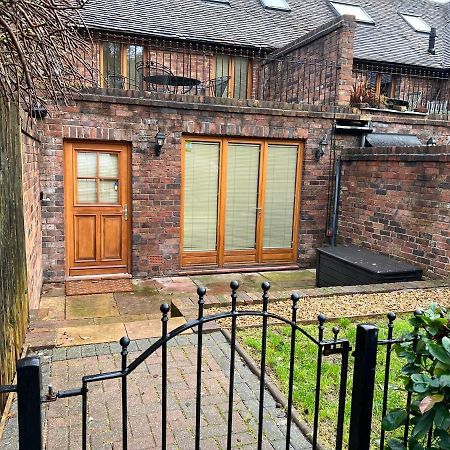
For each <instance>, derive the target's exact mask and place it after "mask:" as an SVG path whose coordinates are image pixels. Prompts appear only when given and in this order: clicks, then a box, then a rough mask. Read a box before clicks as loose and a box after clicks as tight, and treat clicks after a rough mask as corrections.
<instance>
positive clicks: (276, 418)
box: [0, 332, 311, 450]
mask: <svg viewBox="0 0 450 450" xmlns="http://www.w3.org/2000/svg"><path fill="white" fill-rule="evenodd" d="M151 342H153V340H149V339H142V340H135V341H132V343H131V345H130V347H129V349H130V355H129V361H131V360H133V359H134V358H135V357H136V356H137V355H139V354H140V352H141V351H142V350H144V349H146V348H147V347H148V346H149V345H150V344H151ZM196 342H197V336H196V335H193V334H191V335H184V336H179V337H177V338H175V339H174V340H173V341H171V343H170V346H169V350H168V357H169V369H168V374H169V376H168V382H169V385H168V393H169V396H168V408H169V411H168V428H167V429H168V443H169V444H168V448H169V449H178V450H186V449H192V448H194V430H195V394H196V390H195V383H196V375H195V368H196V351H195V350H194V349H196ZM229 354H230V348H229V344H228V342H227V341H226V339H225V338H224V336H223V335H222V333H220V332H214V333H210V334H207V335H205V336H204V351H203V377H202V378H203V384H202V427H201V445H200V447H201V449H202V450H209V449H224V448H226V432H227V411H228V373H229ZM39 355H40V356H41V360H42V362H43V370H44V376H43V378H44V380H43V383H44V386H47V384H48V383H51V384H52V385H53V386H54V388H55V390H59V389H69V388H78V387H80V386H81V377H82V376H83V375H86V374H94V373H101V372H106V371H110V370H114V369H118V368H119V367H120V347H119V345H118V344H90V345H83V346H74V347H67V348H66V347H61V348H55V349H53V350H44V351H42V352H40V353H39ZM160 372H161V365H160V354H159V352H158V354H154V355H152V356H151V357H149V358H148V359H147V360H146V361H145V363H144V364H142V365H141V366H139V367H138V369H137V370H136V371H135V372H134V373H132V374H131V375H130V376H129V377H128V389H129V390H128V392H129V395H128V401H129V416H128V430H129V447H128V448H129V449H130V450H131V449H156V448H161V444H160V438H161V410H160V408H161V404H160V400H161V376H160ZM235 381H236V383H235V397H234V418H233V448H234V449H252V450H253V449H255V448H256V436H257V417H258V405H259V402H258V398H259V397H258V392H259V380H258V379H257V377H256V376H255V375H254V374H252V373H251V371H250V370H249V369H248V368H247V366H246V365H245V364H244V363H243V361H242V360H241V359H240V357H239V356H238V355H237V356H236V370H235ZM265 396H266V397H265V398H266V401H265V409H264V445H263V448H264V449H266V450H268V449H272V450H273V449H285V440H284V439H285V430H286V417H285V413H284V411H283V410H282V409H280V408H278V407H277V404H276V402H275V400H274V399H273V397H272V396H271V395H270V393H269V392H268V391H266V393H265ZM44 408H45V417H46V418H45V431H44V439H45V445H46V447H45V448H47V449H48V450H55V449H77V448H81V402H80V398H69V399H59V400H57V401H56V402H54V403H47V404H46V405H45V407H44ZM88 408H89V409H88V433H89V446H90V448H91V449H95V450H99V449H114V450H116V449H120V448H122V445H121V442H120V441H121V436H122V434H121V433H122V431H121V423H120V421H121V407H120V390H119V380H109V381H104V382H99V383H93V384H92V385H90V390H89V405H88ZM15 411H16V405H15V404H14V405H13V409H12V412H13V414H12V415H10V420H9V423H8V424H7V427H6V430H5V434H4V436H3V442H2V443H1V445H0V447H1V448H2V449H4V450H13V449H14V450H15V449H17V447H18V446H17V442H18V441H17V421H16V420H15V418H14V417H15V416H14V413H15ZM291 436H292V439H291V447H290V448H291V449H298V450H303V449H310V448H311V445H310V444H309V443H308V442H307V441H306V439H305V438H304V436H303V435H302V434H301V432H300V431H299V429H298V428H297V427H296V426H295V425H293V428H292V435H291Z"/></svg>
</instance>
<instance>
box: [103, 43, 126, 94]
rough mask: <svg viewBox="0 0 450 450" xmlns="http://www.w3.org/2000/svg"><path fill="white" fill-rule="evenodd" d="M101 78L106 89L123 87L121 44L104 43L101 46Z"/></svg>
mask: <svg viewBox="0 0 450 450" xmlns="http://www.w3.org/2000/svg"><path fill="white" fill-rule="evenodd" d="M103 77H104V79H105V82H106V86H107V87H111V88H123V87H124V86H123V83H124V77H123V76H122V45H121V44H118V43H116V42H105V43H104V44H103Z"/></svg>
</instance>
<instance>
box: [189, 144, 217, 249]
mask: <svg viewBox="0 0 450 450" xmlns="http://www.w3.org/2000/svg"><path fill="white" fill-rule="evenodd" d="M219 148H220V144H219V143H209V142H193V141H186V146H185V162H184V165H185V167H184V240H183V249H184V251H187V252H201V251H209V250H212V251H214V250H216V242H217V195H218V183H219Z"/></svg>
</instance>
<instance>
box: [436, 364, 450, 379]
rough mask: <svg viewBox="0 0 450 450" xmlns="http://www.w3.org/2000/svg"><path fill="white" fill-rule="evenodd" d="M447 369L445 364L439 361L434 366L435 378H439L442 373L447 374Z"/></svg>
mask: <svg viewBox="0 0 450 450" xmlns="http://www.w3.org/2000/svg"><path fill="white" fill-rule="evenodd" d="M448 371H449V367H448V366H446V365H445V364H443V363H441V362H440V361H438V362H437V364H436V366H435V367H434V374H435V375H436V376H440V375H442V374H444V373H448Z"/></svg>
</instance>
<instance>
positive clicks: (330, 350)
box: [18, 281, 351, 450]
mask: <svg viewBox="0 0 450 450" xmlns="http://www.w3.org/2000/svg"><path fill="white" fill-rule="evenodd" d="M230 286H231V309H230V310H229V311H227V312H223V313H218V314H213V315H209V316H205V315H204V302H205V300H204V296H205V294H206V289H205V288H201V287H200V288H198V290H197V294H198V317H197V319H195V320H190V321H188V322H187V323H185V324H184V325H181V326H179V327H178V328H176V329H175V330H173V331H171V332H168V328H167V322H168V320H169V310H170V307H169V305H168V304H163V305H162V306H161V313H162V318H161V320H162V336H161V338H160V339H158V340H157V341H156V342H155V343H153V344H152V345H151V346H150V347H149V348H147V349H146V350H145V351H144V352H142V353H141V354H140V355H139V356H138V357H137V358H136V359H135V360H134V361H132V362H131V363H128V362H127V354H128V345H129V344H130V340H129V339H128V338H127V337H124V338H122V339H121V340H120V345H121V369H120V370H117V371H112V372H106V373H100V374H94V375H87V376H83V377H82V379H81V387H80V388H78V389H71V390H60V391H58V392H56V393H54V392H53V390H52V389H51V390H50V391H51V392H50V393H49V395H47V397H46V399H45V401H57V399H61V398H68V397H81V399H82V402H81V410H82V411H81V412H82V424H81V425H82V449H83V450H85V449H86V448H87V447H88V436H89V421H88V400H89V385H91V384H92V383H95V382H99V381H106V380H113V379H120V380H121V410H122V411H121V419H122V448H123V449H127V448H128V434H127V419H128V399H127V397H128V389H127V377H128V376H129V375H130V374H131V373H133V372H134V371H135V370H136V369H137V368H138V367H139V366H140V365H141V364H143V363H144V362H145V361H146V359H147V358H148V357H149V356H151V355H153V354H155V352H156V351H157V350H159V349H161V377H162V378H161V430H162V432H161V449H166V448H167V444H168V442H167V425H168V418H167V412H168V404H167V400H168V384H167V380H168V373H167V362H168V359H167V345H168V343H169V341H171V340H172V339H174V338H175V337H176V336H178V335H180V334H181V333H183V332H185V331H188V330H191V329H193V328H196V329H197V363H196V400H195V449H196V450H198V449H199V448H200V437H201V426H200V425H201V422H200V418H201V407H202V406H201V401H202V397H201V386H202V361H203V334H204V329H203V326H204V325H205V324H206V323H209V322H212V321H217V320H221V319H231V339H230V372H229V387H228V407H229V409H228V415H227V419H228V420H227V437H226V439H227V444H226V446H227V449H228V450H230V449H231V448H232V435H233V405H234V403H233V397H234V388H235V387H234V372H235V364H236V358H235V353H236V329H237V324H238V318H240V317H245V316H247V317H248V316H252V317H261V318H262V343H261V345H262V349H261V362H260V367H259V371H260V379H259V408H258V424H257V426H258V429H257V448H258V450H260V449H261V448H262V446H263V432H264V421H263V416H264V411H263V407H264V402H265V389H266V373H267V368H266V353H267V329H268V327H269V325H271V322H273V321H275V322H277V323H279V324H286V325H289V326H290V327H291V347H290V355H289V368H290V373H289V384H288V395H287V402H286V403H287V410H286V434H285V444H286V449H289V448H291V447H290V446H291V427H292V421H293V390H294V376H293V372H294V368H295V364H296V361H295V348H296V345H298V343H296V341H297V339H296V337H297V336H298V333H299V334H300V335H302V336H304V337H305V338H306V339H307V340H308V341H310V342H312V343H314V344H315V345H316V346H317V367H316V387H315V407H314V418H313V428H312V430H311V433H310V435H308V436H307V438H309V439H310V440H311V443H312V448H313V449H320V448H323V447H322V446H320V436H319V411H320V404H321V395H320V386H321V377H322V361H323V358H326V357H328V356H330V355H341V371H340V387H339V392H340V394H339V402H338V418H337V423H336V441H335V448H336V449H337V450H341V449H342V446H343V422H344V413H345V401H346V385H347V372H348V370H347V369H348V357H349V353H350V350H351V348H350V345H349V341H348V340H347V339H339V338H338V333H339V330H338V329H337V328H335V329H334V330H333V333H334V338H333V339H332V340H325V339H324V323H325V320H326V319H325V316H323V315H320V316H319V317H318V336H317V337H314V336H312V335H311V334H310V333H308V332H307V331H306V330H305V329H303V328H302V327H300V326H299V325H298V323H297V309H298V301H299V296H298V295H297V294H292V296H291V300H292V314H291V319H286V318H285V317H282V316H280V315H277V314H273V313H271V312H270V311H269V310H268V303H269V295H268V292H269V288H270V284H269V283H268V282H265V283H263V284H262V289H263V294H262V309H261V311H254V310H251V311H247V310H241V309H239V310H238V309H237V290H238V287H239V284H238V282H237V281H233V282H232V283H231V284H230ZM29 359H32V360H34V361H36V360H37V361H39V359H38V358H29ZM34 364H36V362H34ZM23 378H24V376H23V373H22V372H19V374H18V379H19V380H22V379H23ZM36 380H39V376H36ZM20 385H21V384H20V383H19V384H18V398H19V405H20V404H21V401H22V403H26V402H29V401H31V400H32V398H34V405H33V408H36V407H39V408H40V401H36V392H38V393H40V386H39V387H38V385H39V383H37V384H36V382H35V383H34V384H33V383H31V384H30V386H31V388H30V387H28V388H27V391H24V392H26V393H27V395H28V396H29V390H30V389H34V394H33V395H34V397H33V395H32V396H29V398H27V397H24V394H23V393H22V391H21V390H20ZM20 415H21V410H20V409H19V416H20ZM26 418H27V424H26V426H25V424H23V426H21V427H20V429H19V433H20V435H21V436H22V441H21V445H20V450H31V449H33V450H36V449H39V450H40V449H41V448H42V447H41V445H37V442H38V441H36V435H37V434H39V436H42V431H41V428H40V427H41V417H40V415H37V414H36V415H30V414H28V415H27V417H26ZM31 422H33V423H31ZM19 424H20V417H19Z"/></svg>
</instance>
